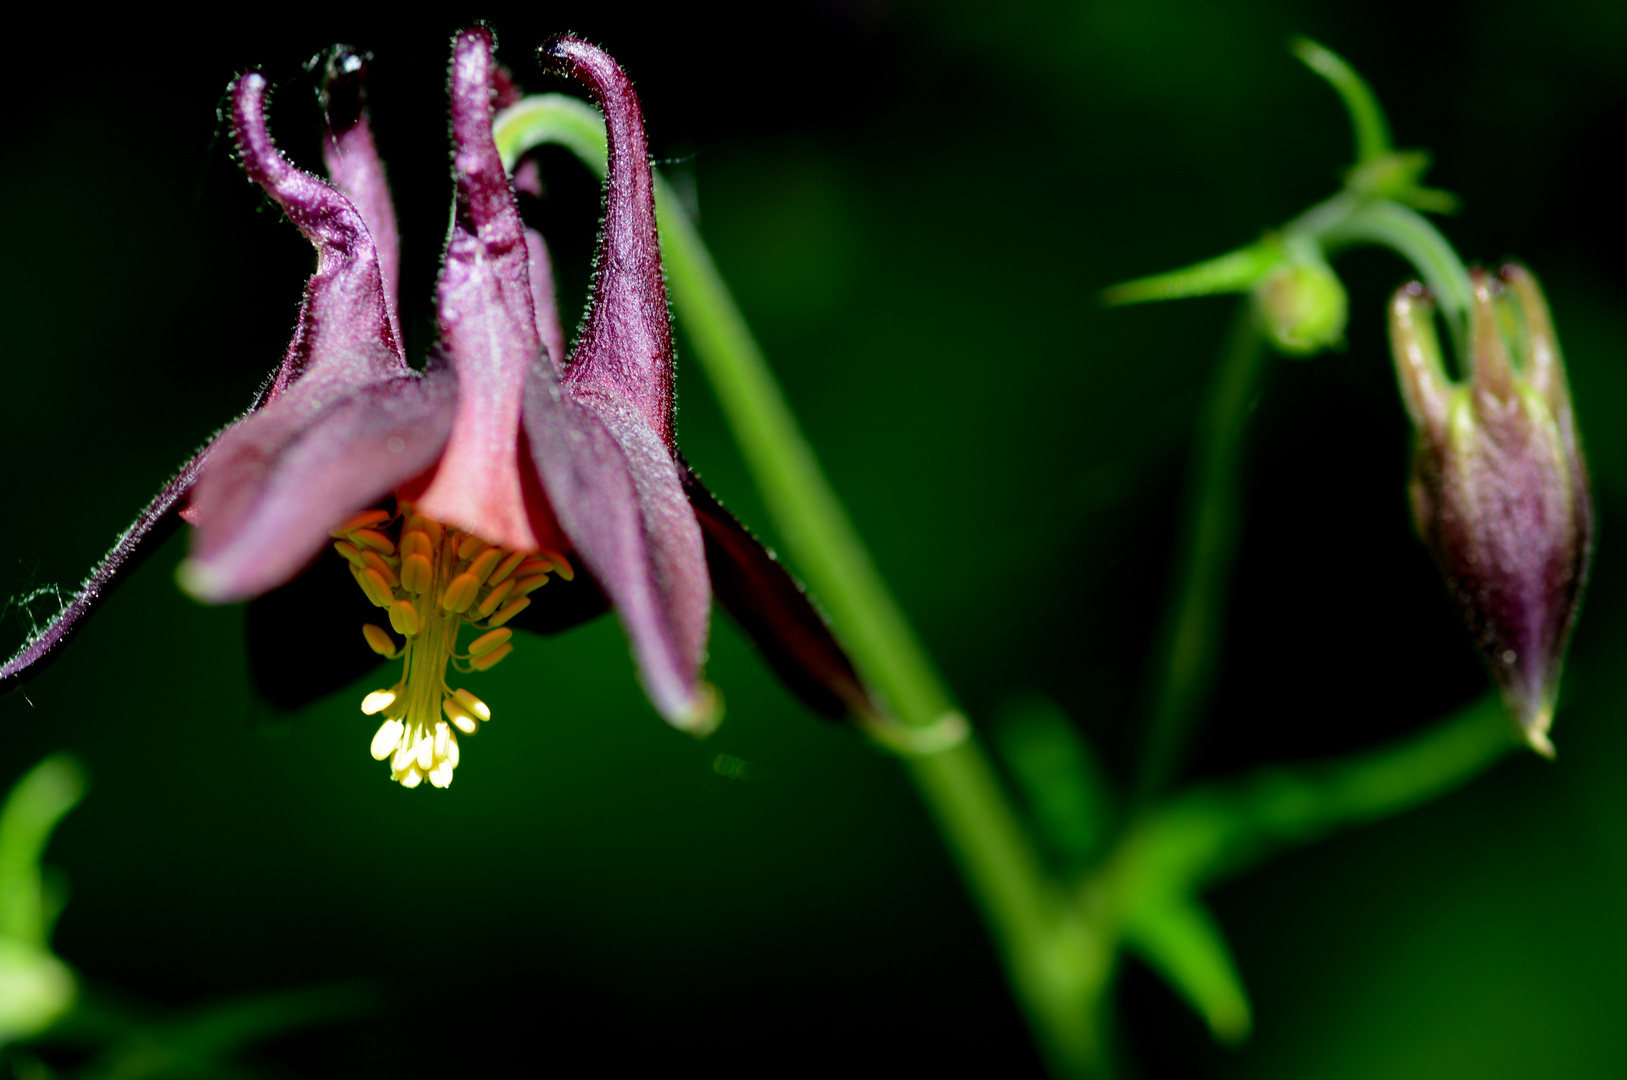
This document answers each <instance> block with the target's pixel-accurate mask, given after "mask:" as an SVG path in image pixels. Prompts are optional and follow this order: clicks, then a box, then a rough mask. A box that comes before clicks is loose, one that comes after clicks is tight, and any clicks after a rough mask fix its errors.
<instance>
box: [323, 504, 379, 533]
mask: <svg viewBox="0 0 1627 1080" xmlns="http://www.w3.org/2000/svg"><path fill="white" fill-rule="evenodd" d="M390 517H391V514H390V512H389V511H388V510H363V511H362V512H361V513H359V514H357V515H356V516H355V517H353V518H351V519H350V520H349V521H347V522H345V523H344V524H343V525H341V526H339V527H338V528H337V529H333V530H332V531H330V532H329V533H328V535H329V536H349V535H350V534H351V533H353V532H355V531H356V530H357V529H365V528H368V527H369V526H372V525H377V524H378V523H379V522H381V521H389V520H390Z"/></svg>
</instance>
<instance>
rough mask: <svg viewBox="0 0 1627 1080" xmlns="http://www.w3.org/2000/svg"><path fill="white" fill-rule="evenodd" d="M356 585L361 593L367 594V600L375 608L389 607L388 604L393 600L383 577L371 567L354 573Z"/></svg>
mask: <svg viewBox="0 0 1627 1080" xmlns="http://www.w3.org/2000/svg"><path fill="white" fill-rule="evenodd" d="M356 584H358V585H360V586H361V587H362V592H364V593H366V594H367V598H368V599H369V600H371V601H373V604H374V606H375V607H389V606H390V602H391V601H392V600H394V599H395V597H394V596H393V595H391V593H390V585H389V583H388V582H387V581H385V580H384V576H383V575H382V574H380V573H379V572H378V571H377V570H374V569H373V568H372V567H368V568H367V569H366V570H358V571H356Z"/></svg>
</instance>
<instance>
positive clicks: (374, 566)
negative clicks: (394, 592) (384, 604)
mask: <svg viewBox="0 0 1627 1080" xmlns="http://www.w3.org/2000/svg"><path fill="white" fill-rule="evenodd" d="M362 562H364V563H366V564H367V568H368V569H370V570H373V571H374V572H376V573H377V574H378V576H379V577H381V578H383V579H384V584H386V585H388V586H389V587H390V588H392V589H393V588H395V587H396V586H397V585H399V584H401V579H400V578H398V577H396V576H395V568H394V567H392V566H391V565H390V564H389V563H387V562H385V561H384V560H383V559H381V558H379V557H378V553H377V552H373V551H364V552H362Z"/></svg>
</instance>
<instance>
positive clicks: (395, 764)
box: [390, 742, 417, 787]
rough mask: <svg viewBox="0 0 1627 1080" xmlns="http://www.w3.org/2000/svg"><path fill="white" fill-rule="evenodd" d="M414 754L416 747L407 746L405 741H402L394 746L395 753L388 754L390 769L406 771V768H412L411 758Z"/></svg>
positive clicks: (396, 771)
mask: <svg viewBox="0 0 1627 1080" xmlns="http://www.w3.org/2000/svg"><path fill="white" fill-rule="evenodd" d="M416 756H417V747H415V746H408V745H407V744H406V743H405V742H403V743H402V744H401V745H400V746H398V747H396V748H395V753H393V754H391V755H390V771H391V772H393V773H403V772H406V771H407V770H408V769H410V768H412V764H413V760H414V758H415V757H416ZM407 786H408V787H411V786H412V785H411V784H408V785H407Z"/></svg>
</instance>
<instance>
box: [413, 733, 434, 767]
mask: <svg viewBox="0 0 1627 1080" xmlns="http://www.w3.org/2000/svg"><path fill="white" fill-rule="evenodd" d="M412 754H413V757H414V758H416V759H417V762H418V767H419V768H420V769H422V770H424V771H425V772H428V771H429V770H431V769H433V768H434V767H435V738H434V736H432V735H427V734H426V735H424V736H423V737H422V738H420V739H419V740H418V745H417V746H415V747H413V748H412Z"/></svg>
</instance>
